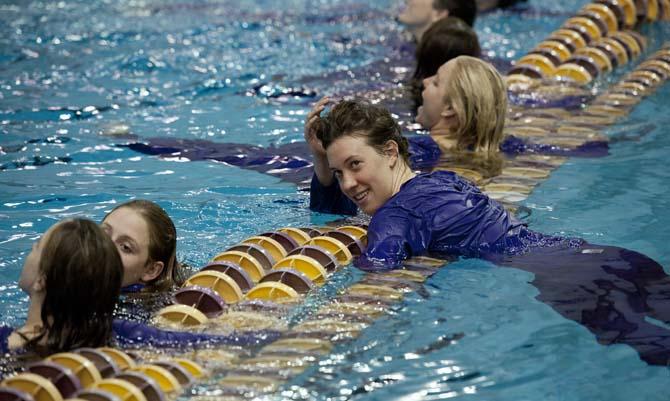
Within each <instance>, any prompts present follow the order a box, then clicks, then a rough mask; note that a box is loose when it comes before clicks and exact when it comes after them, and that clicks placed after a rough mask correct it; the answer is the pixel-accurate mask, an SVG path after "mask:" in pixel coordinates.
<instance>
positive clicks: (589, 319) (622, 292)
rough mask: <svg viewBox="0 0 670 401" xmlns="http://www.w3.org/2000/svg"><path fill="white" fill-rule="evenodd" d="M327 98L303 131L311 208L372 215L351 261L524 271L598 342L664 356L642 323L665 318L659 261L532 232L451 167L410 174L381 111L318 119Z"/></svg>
mask: <svg viewBox="0 0 670 401" xmlns="http://www.w3.org/2000/svg"><path fill="white" fill-rule="evenodd" d="M324 105H325V102H321V103H319V104H317V106H316V107H315V109H314V110H313V111H312V113H310V114H309V115H308V119H307V124H306V129H305V138H306V140H307V141H308V143H309V144H310V148H311V149H312V152H313V153H314V159H315V172H316V174H315V175H314V177H313V179H312V186H311V194H310V195H311V198H310V207H311V208H312V209H313V210H316V211H319V212H325V213H341V214H347V213H349V214H352V213H355V212H356V209H357V208H360V209H361V210H362V211H363V212H365V213H367V214H370V215H371V216H372V218H371V220H370V224H369V226H368V231H367V235H368V245H367V248H366V250H365V251H364V253H363V254H362V255H361V256H360V257H359V258H358V259H357V260H356V261H355V262H354V263H355V265H356V266H357V267H359V268H362V269H364V270H372V271H379V270H389V269H395V268H397V267H399V266H400V265H402V263H403V261H404V260H405V259H407V258H409V257H412V256H420V255H426V254H430V255H436V256H440V257H444V256H446V257H453V256H466V257H479V258H484V259H487V260H489V261H492V262H494V263H496V264H498V265H502V266H509V267H515V268H518V269H522V270H526V271H528V272H531V273H534V274H535V278H534V280H533V284H534V285H535V286H536V287H537V288H538V289H539V290H540V294H539V295H538V296H537V298H538V299H539V300H541V301H543V302H545V303H547V304H548V305H550V306H551V307H553V308H554V309H555V310H556V311H558V312H559V313H560V314H561V315H563V316H565V317H566V318H568V319H572V320H574V321H577V322H579V323H581V324H583V325H584V326H586V327H587V328H588V329H589V330H591V331H592V332H593V333H594V334H595V335H596V337H597V338H598V340H599V341H601V342H603V343H606V344H611V343H626V344H629V345H630V346H632V347H634V348H635V349H636V350H637V351H638V352H639V354H640V357H641V358H642V359H643V360H645V361H647V362H649V363H653V364H660V365H667V363H668V361H670V334H669V331H668V330H667V329H666V328H663V327H659V326H657V325H655V324H652V323H650V320H649V318H651V319H654V320H655V321H660V322H668V321H670V308H669V307H668V306H667V305H670V304H669V303H668V301H669V300H670V299H669V295H668V294H670V292H669V291H668V288H670V276H668V275H667V274H665V272H664V271H663V267H662V266H661V265H659V264H658V263H657V262H655V261H654V260H652V259H650V258H648V257H647V256H645V255H642V254H640V253H638V252H634V251H631V250H627V249H623V248H619V247H615V246H607V245H594V244H590V243H588V242H586V241H584V240H582V239H580V238H569V237H560V236H552V235H545V234H542V233H539V232H535V231H532V230H530V229H528V228H527V227H526V225H525V224H524V223H522V222H520V221H518V220H517V219H516V218H515V217H514V216H512V215H511V214H510V213H509V212H508V211H507V210H505V208H504V207H503V206H502V205H501V204H500V203H498V202H496V201H495V200H493V199H491V198H489V197H488V196H487V195H486V194H484V193H482V192H481V191H480V190H479V188H477V186H475V185H474V184H472V183H471V182H470V181H468V180H466V179H464V178H462V177H460V176H458V175H457V174H455V173H453V172H450V171H436V172H433V173H424V174H414V173H412V171H411V169H410V167H409V165H408V163H407V157H408V150H407V144H406V141H405V140H404V138H402V136H401V135H400V134H399V132H400V131H399V129H398V127H397V125H394V124H393V118H392V117H391V115H390V113H389V112H388V111H387V110H384V109H381V108H378V107H376V106H373V105H371V104H368V103H364V102H357V101H343V102H340V103H339V104H337V105H335V106H334V107H333V109H332V110H331V111H330V113H329V114H328V115H326V116H324V117H320V116H319V113H320V112H321V111H322V110H323V107H324ZM629 303H630V304H629ZM630 305H639V307H635V308H631V306H630ZM594 307H595V312H594ZM629 322H633V324H629ZM612 333H618V337H616V338H614V339H613V338H612Z"/></svg>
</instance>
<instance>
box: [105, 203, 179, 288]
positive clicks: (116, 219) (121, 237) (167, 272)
mask: <svg viewBox="0 0 670 401" xmlns="http://www.w3.org/2000/svg"><path fill="white" fill-rule="evenodd" d="M102 228H103V229H104V230H105V232H107V234H109V235H110V237H112V240H113V241H114V243H115V244H116V246H117V248H118V250H119V254H120V255H121V259H122V261H123V266H124V277H123V285H124V286H127V285H131V284H139V283H142V284H145V285H146V287H145V289H146V290H147V291H165V290H168V289H170V288H172V287H174V286H176V285H181V284H182V283H183V281H184V273H183V271H182V269H181V266H180V265H179V263H178V262H177V230H176V229H175V226H174V223H173V222H172V219H170V216H168V214H167V213H166V212H165V210H163V208H161V207H160V206H158V205H157V204H156V203H154V202H151V201H148V200H143V199H137V200H132V201H129V202H126V203H123V204H121V205H119V206H117V207H115V208H114V209H113V210H112V211H111V212H109V213H108V214H107V215H106V216H105V218H104V219H103V221H102Z"/></svg>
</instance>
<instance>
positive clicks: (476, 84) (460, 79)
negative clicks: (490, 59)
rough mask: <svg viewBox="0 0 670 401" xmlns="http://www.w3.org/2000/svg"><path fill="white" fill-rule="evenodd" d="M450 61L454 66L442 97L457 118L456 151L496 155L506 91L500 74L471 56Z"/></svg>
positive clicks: (503, 116) (501, 131)
mask: <svg viewBox="0 0 670 401" xmlns="http://www.w3.org/2000/svg"><path fill="white" fill-rule="evenodd" d="M451 62H452V63H455V65H454V68H453V69H452V70H451V73H450V74H449V76H448V77H447V83H446V91H445V94H444V97H445V104H448V105H451V107H452V108H453V109H454V111H455V112H456V116H457V118H458V129H457V130H456V132H454V137H455V138H457V141H458V142H457V149H459V150H472V151H476V152H497V151H498V147H499V146H500V142H501V141H502V137H503V125H504V123H505V113H506V112H507V89H506V88H505V83H504V81H503V79H502V77H501V76H500V73H498V71H497V70H496V69H495V67H493V66H492V65H491V64H489V63H487V62H485V61H482V60H480V59H478V58H475V57H469V56H460V57H457V58H455V59H454V60H452V61H451Z"/></svg>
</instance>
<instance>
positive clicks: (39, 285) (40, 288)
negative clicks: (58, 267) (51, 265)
mask: <svg viewBox="0 0 670 401" xmlns="http://www.w3.org/2000/svg"><path fill="white" fill-rule="evenodd" d="M46 287H47V285H46V278H45V277H44V276H40V277H39V278H38V279H37V280H35V282H34V283H33V288H32V291H33V292H44V291H45V290H46Z"/></svg>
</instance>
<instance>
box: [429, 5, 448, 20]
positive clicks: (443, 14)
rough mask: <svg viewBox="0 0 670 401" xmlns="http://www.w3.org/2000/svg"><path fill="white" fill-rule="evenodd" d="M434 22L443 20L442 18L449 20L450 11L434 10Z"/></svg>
mask: <svg viewBox="0 0 670 401" xmlns="http://www.w3.org/2000/svg"><path fill="white" fill-rule="evenodd" d="M432 13H433V19H432V20H433V22H435V21H438V20H441V19H442V18H447V17H448V16H449V10H446V9H445V10H436V9H434V8H433V10H432Z"/></svg>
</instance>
